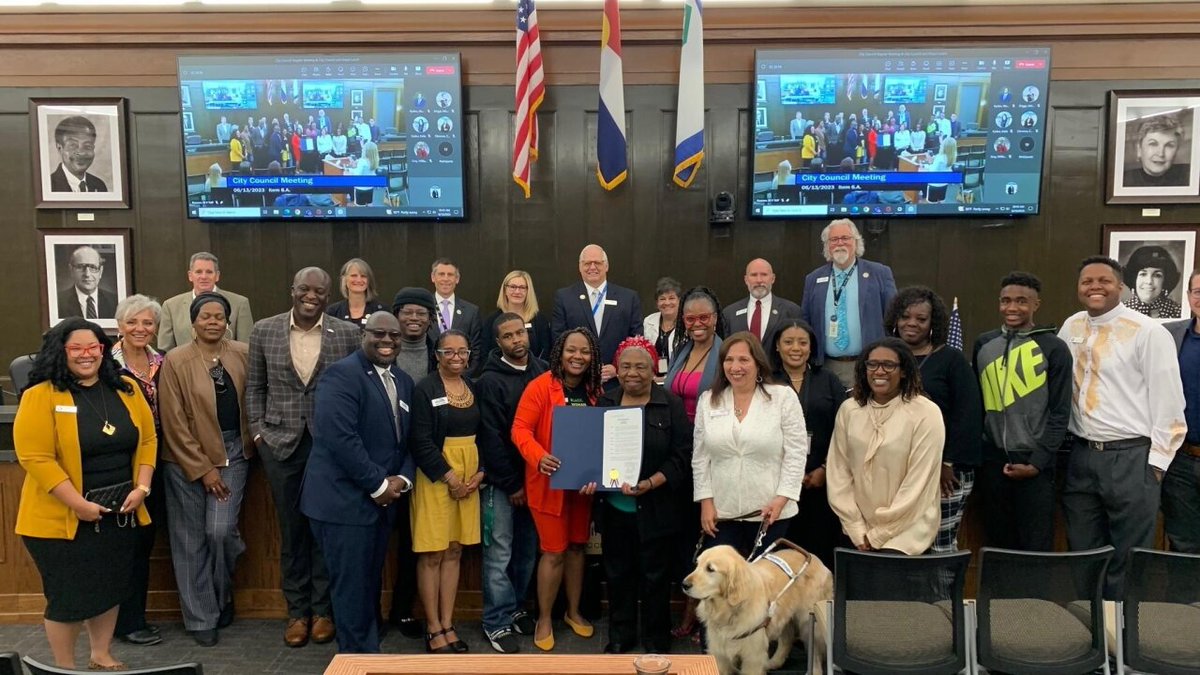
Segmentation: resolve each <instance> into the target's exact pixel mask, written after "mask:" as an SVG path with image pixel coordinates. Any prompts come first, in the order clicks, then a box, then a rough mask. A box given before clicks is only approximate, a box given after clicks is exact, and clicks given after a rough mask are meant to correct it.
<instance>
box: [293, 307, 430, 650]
mask: <svg viewBox="0 0 1200 675" xmlns="http://www.w3.org/2000/svg"><path fill="white" fill-rule="evenodd" d="M399 349H400V322H399V321H398V320H397V319H396V317H395V316H393V315H391V314H388V313H387V312H376V313H374V314H372V315H371V318H370V319H368V320H367V325H366V328H365V329H364V330H363V341H362V349H360V350H358V351H356V352H354V353H353V354H351V355H350V356H347V357H346V358H344V359H342V360H340V361H338V362H337V363H334V364H333V365H330V366H328V367H327V368H326V369H325V372H324V374H322V375H321V380H320V382H318V384H317V393H316V400H315V402H314V404H313V447H312V454H310V455H309V458H308V465H307V466H306V467H305V471H304V484H303V486H302V487H301V491H300V511H301V512H302V513H304V515H306V516H308V518H309V522H310V523H311V525H312V529H313V534H314V536H315V537H316V538H317V541H318V542H320V545H321V549H322V550H323V551H324V553H325V562H326V565H327V566H328V567H329V577H330V586H331V589H330V595H331V596H332V600H333V619H334V623H335V625H336V627H337V642H338V651H340V652H343V653H367V654H369V653H378V652H379V619H378V611H379V594H380V591H381V590H382V586H383V563H384V559H385V558H386V557H387V543H388V534H389V533H391V531H392V524H393V521H394V520H395V515H396V508H395V503H396V501H397V500H398V499H400V498H401V496H402V495H403V494H405V493H407V492H408V491H409V490H411V489H412V485H413V476H414V473H413V472H414V470H415V465H414V462H413V459H412V457H411V456H410V455H409V453H408V448H407V443H406V440H405V439H406V438H407V435H408V427H409V402H410V401H411V400H412V389H413V381H412V378H410V377H409V376H408V375H406V374H405V373H404V371H402V370H400V369H399V368H397V367H396V366H395V361H396V354H397V352H398V351H399Z"/></svg>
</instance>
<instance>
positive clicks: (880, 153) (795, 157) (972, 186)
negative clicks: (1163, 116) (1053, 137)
mask: <svg viewBox="0 0 1200 675" xmlns="http://www.w3.org/2000/svg"><path fill="white" fill-rule="evenodd" d="M755 73H756V78H755V79H756V82H755V88H754V98H753V101H752V104H753V107H754V138H753V141H752V153H751V156H752V161H751V167H752V176H751V184H752V195H753V198H752V199H751V200H750V215H751V216H752V217H755V218H829V217H834V216H838V217H840V216H843V215H847V216H849V215H870V216H872V217H876V216H880V217H886V216H904V217H912V216H939V215H947V216H948V215H954V216H1025V215H1031V214H1035V213H1037V212H1038V204H1039V192H1040V188H1041V182H1042V155H1043V147H1044V145H1045V140H1046V129H1047V128H1048V125H1047V119H1046V115H1047V112H1048V111H1049V107H1048V105H1047V101H1046V99H1047V94H1048V93H1049V91H1048V90H1049V85H1050V49H1049V48H1048V47H1021V46H1016V47H979V48H945V49H789V50H762V51H758V52H757V53H756V58H755Z"/></svg>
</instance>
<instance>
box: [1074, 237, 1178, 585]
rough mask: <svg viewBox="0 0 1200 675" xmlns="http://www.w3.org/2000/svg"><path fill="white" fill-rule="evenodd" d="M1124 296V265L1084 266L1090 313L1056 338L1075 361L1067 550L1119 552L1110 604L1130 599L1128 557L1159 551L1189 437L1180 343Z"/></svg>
mask: <svg viewBox="0 0 1200 675" xmlns="http://www.w3.org/2000/svg"><path fill="white" fill-rule="evenodd" d="M1122 290H1123V285H1122V284H1121V265H1120V264H1119V263H1117V262H1116V261H1115V260H1111V259H1109V258H1105V257H1103V256H1093V257H1090V258H1086V259H1084V260H1083V262H1082V263H1081V264H1080V268H1079V287H1078V293H1079V302H1080V303H1081V304H1082V305H1083V307H1084V311H1082V312H1079V313H1077V314H1075V315H1074V316H1072V317H1071V318H1069V319H1067V321H1066V323H1065V324H1063V327H1062V329H1061V330H1060V331H1059V333H1058V337H1060V338H1061V339H1062V340H1063V341H1065V342H1066V343H1067V346H1068V347H1070V349H1071V353H1072V355H1073V356H1074V359H1075V369H1074V377H1073V381H1074V389H1073V397H1072V401H1071V422H1070V430H1071V433H1072V434H1074V436H1075V439H1074V441H1073V442H1072V444H1071V456H1070V466H1069V468H1068V470H1067V479H1066V487H1065V489H1064V491H1063V507H1064V509H1065V510H1066V516H1067V543H1068V545H1069V546H1070V548H1071V550H1073V551H1077V550H1083V549H1090V548H1097V547H1100V546H1105V545H1111V546H1112V547H1113V548H1115V549H1116V553H1115V554H1114V555H1113V559H1112V562H1111V563H1110V564H1109V566H1108V576H1107V578H1106V580H1105V584H1104V596H1105V597H1106V598H1109V599H1113V600H1119V599H1121V598H1122V597H1123V595H1124V583H1125V567H1126V562H1127V561H1128V558H1129V549H1131V548H1133V547H1134V546H1144V547H1150V546H1152V545H1153V540H1154V527H1155V523H1156V520H1157V517H1158V504H1159V494H1160V487H1159V484H1160V483H1161V482H1162V477H1163V473H1164V472H1165V471H1166V469H1167V467H1168V466H1170V464H1171V459H1172V458H1173V457H1174V456H1175V450H1176V449H1177V448H1178V447H1179V445H1180V443H1182V442H1183V437H1184V434H1185V433H1186V432H1187V423H1186V421H1185V419H1184V416H1183V408H1184V398H1183V384H1182V381H1181V380H1180V376H1179V362H1178V360H1177V358H1176V355H1175V349H1174V346H1175V343H1174V341H1173V340H1172V338H1171V335H1170V333H1168V332H1167V330H1166V328H1164V327H1163V326H1162V324H1160V323H1158V322H1157V321H1155V320H1153V319H1150V318H1148V317H1146V316H1143V315H1141V314H1139V313H1137V312H1135V311H1133V310H1131V309H1129V308H1128V307H1125V306H1124V305H1122V304H1121V292H1122Z"/></svg>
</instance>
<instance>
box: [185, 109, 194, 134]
mask: <svg viewBox="0 0 1200 675" xmlns="http://www.w3.org/2000/svg"><path fill="white" fill-rule="evenodd" d="M183 133H185V134H194V133H196V124H195V122H193V121H192V113H190V112H186V111H185V112H184V113H183Z"/></svg>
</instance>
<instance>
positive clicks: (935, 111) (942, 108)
mask: <svg viewBox="0 0 1200 675" xmlns="http://www.w3.org/2000/svg"><path fill="white" fill-rule="evenodd" d="M939 113H940V114H942V115H945V114H946V106H945V104H942V105H935V106H933V114H934V116H935V117H936V116H937V115H938V114H939Z"/></svg>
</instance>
